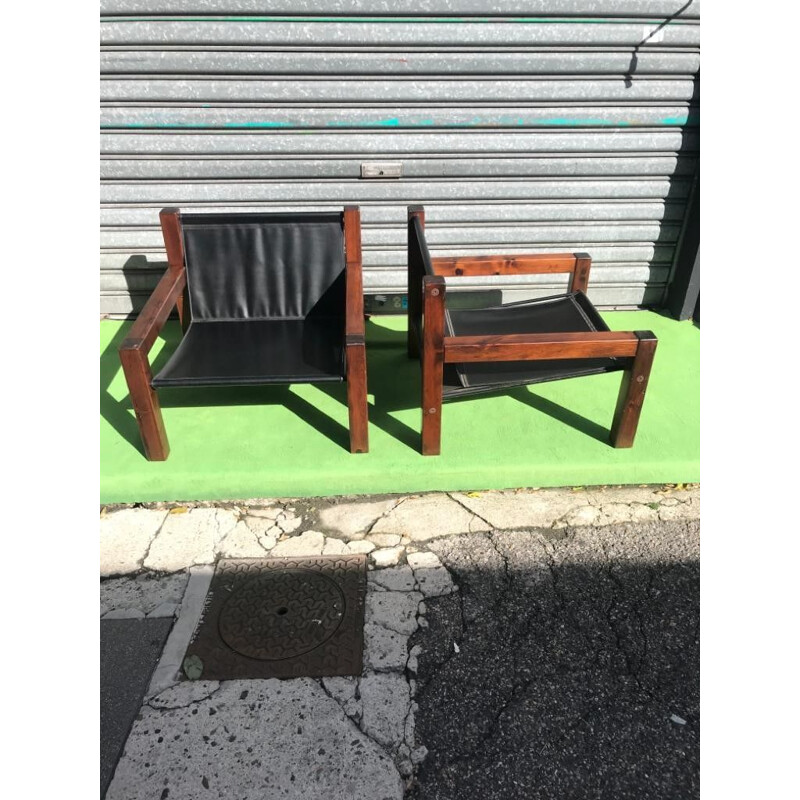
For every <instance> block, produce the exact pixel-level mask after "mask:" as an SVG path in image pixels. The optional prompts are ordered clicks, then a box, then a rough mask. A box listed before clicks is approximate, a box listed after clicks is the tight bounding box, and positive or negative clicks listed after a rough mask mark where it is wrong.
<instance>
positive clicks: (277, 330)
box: [153, 317, 344, 387]
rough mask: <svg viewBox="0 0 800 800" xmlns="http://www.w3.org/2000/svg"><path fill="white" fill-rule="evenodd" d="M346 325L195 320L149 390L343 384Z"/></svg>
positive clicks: (336, 322)
mask: <svg viewBox="0 0 800 800" xmlns="http://www.w3.org/2000/svg"><path fill="white" fill-rule="evenodd" d="M343 325H344V322H343V320H342V319H337V318H336V317H326V318H320V319H316V320H294V319H291V320H282V319H274V320H273V319H268V320H246V321H230V322H193V323H192V324H191V325H190V326H189V330H187V331H186V334H185V336H184V338H183V340H182V341H181V343H180V344H179V345H178V348H177V349H176V350H175V353H174V354H173V355H172V357H171V358H170V360H169V362H168V363H167V365H166V366H165V367H164V369H162V370H161V372H159V373H158V375H156V376H155V378H153V386H154V387H161V386H245V385H258V384H268V383H316V382H317V381H342V380H344V347H343V344H342V339H343V336H342V334H343V331H344V327H343Z"/></svg>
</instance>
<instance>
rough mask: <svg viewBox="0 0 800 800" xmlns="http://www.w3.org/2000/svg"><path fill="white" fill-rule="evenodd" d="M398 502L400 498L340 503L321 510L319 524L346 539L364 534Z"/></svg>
mask: <svg viewBox="0 0 800 800" xmlns="http://www.w3.org/2000/svg"><path fill="white" fill-rule="evenodd" d="M397 503H398V498H396V497H392V498H389V499H388V500H375V501H372V502H370V501H366V502H354V503H339V504H337V505H334V506H330V507H329V508H324V509H323V510H322V511H320V512H319V524H320V527H322V529H323V530H325V531H330V532H331V533H335V534H337V535H338V536H341V537H342V538H344V539H353V538H355V537H361V536H364V535H365V534H366V533H367V532H368V531H369V530H370V529H371V528H372V526H373V525H374V524H375V521H376V520H377V519H379V518H380V517H382V516H383V515H384V514H386V513H387V512H389V511H391V510H392V509H393V508H394V507H395V506H396V505H397Z"/></svg>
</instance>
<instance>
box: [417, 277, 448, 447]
mask: <svg viewBox="0 0 800 800" xmlns="http://www.w3.org/2000/svg"><path fill="white" fill-rule="evenodd" d="M444 292H445V284H444V278H442V277H440V276H438V275H436V276H429V275H426V276H425V277H424V278H423V279H422V295H423V314H424V321H423V328H422V455H424V456H438V455H439V453H440V452H441V439H442V381H443V373H444Z"/></svg>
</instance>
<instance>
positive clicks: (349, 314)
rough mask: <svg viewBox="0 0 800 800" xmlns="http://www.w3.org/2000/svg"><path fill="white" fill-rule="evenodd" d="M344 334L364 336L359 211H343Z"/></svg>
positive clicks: (354, 208)
mask: <svg viewBox="0 0 800 800" xmlns="http://www.w3.org/2000/svg"><path fill="white" fill-rule="evenodd" d="M344 252H345V265H346V266H345V270H346V274H345V286H346V289H345V292H346V298H345V333H346V334H347V335H348V336H352V335H353V334H360V335H361V336H363V335H364V278H363V273H362V264H361V210H360V209H359V207H358V206H345V209H344Z"/></svg>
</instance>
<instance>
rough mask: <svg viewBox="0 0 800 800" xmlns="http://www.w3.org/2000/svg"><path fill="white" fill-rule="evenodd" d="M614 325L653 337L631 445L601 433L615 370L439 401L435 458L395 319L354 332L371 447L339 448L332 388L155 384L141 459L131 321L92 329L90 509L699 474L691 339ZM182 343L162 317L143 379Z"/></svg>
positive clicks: (683, 328)
mask: <svg viewBox="0 0 800 800" xmlns="http://www.w3.org/2000/svg"><path fill="white" fill-rule="evenodd" d="M603 317H604V318H605V320H606V321H607V323H608V325H609V327H610V328H611V329H612V330H652V331H653V332H654V333H655V334H656V336H658V339H659V343H658V350H657V352H656V357H655V363H654V365H653V372H652V375H651V380H650V385H649V389H648V392H647V396H646V398H645V403H644V410H643V412H642V417H641V421H640V423H639V432H638V434H637V437H636V442H635V444H634V446H633V448H631V449H627V450H615V449H614V448H613V447H611V446H610V445H609V444H608V431H609V427H610V425H611V419H612V416H613V412H614V407H615V404H616V397H617V392H618V388H619V383H620V376H621V375H620V373H612V374H608V375H593V376H589V377H582V378H572V379H570V380H563V381H557V382H554V383H547V384H539V385H537V386H531V387H522V388H517V389H512V390H510V391H508V392H506V393H505V394H498V395H489V396H485V397H475V398H469V399H465V400H459V401H456V402H449V403H445V405H444V409H443V415H442V455H441V456H438V457H424V456H422V455H421V454H420V452H419V439H420V437H419V431H420V422H421V412H420V408H419V396H420V369H419V363H418V362H416V361H411V360H409V359H408V358H407V357H406V354H405V318H404V317H377V318H376V317H373V318H372V319H371V320H369V321H368V322H367V353H368V370H369V372H368V383H369V393H370V396H369V402H370V406H369V416H370V426H369V444H370V452H369V453H368V454H363V455H351V454H350V453H349V452H348V449H347V447H348V432H347V405H346V387H345V385H344V384H317V385H308V384H305V385H293V386H286V387H283V386H272V387H246V388H214V389H169V390H164V389H162V390H160V391H159V397H160V398H161V404H162V409H163V413H164V422H165V425H166V429H167V435H168V437H169V442H170V446H171V453H170V456H169V459H168V460H167V461H165V462H158V463H157V462H149V461H147V460H146V459H145V458H144V455H143V450H142V446H141V442H140V439H139V432H138V428H137V425H136V420H135V417H134V414H133V410H132V408H131V404H130V398H129V397H128V392H127V387H126V385H125V379H124V376H123V374H122V369H121V367H120V364H119V358H118V356H117V348H118V346H119V344H120V342H121V341H122V340H123V339H124V337H125V332H126V331H127V329H128V328H129V327H130V323H125V322H117V321H111V320H105V321H103V322H101V324H100V340H101V353H102V354H101V359H100V377H101V387H100V388H101V394H100V411H101V432H100V451H101V453H100V455H101V467H100V470H101V478H100V502H101V503H131V502H150V501H156V500H186V501H188V500H235V499H246V498H251V497H308V496H315V495H340V494H377V493H384V492H422V491H436V490H443V491H455V490H469V489H501V488H518V487H545V486H590V485H608V484H639V483H672V482H695V481H699V479H700V431H699V427H700V331H699V330H698V329H697V328H696V327H695V326H694V325H693V324H692V323H691V322H676V321H675V320H672V319H670V318H669V317H666V316H662V315H660V314H658V313H656V312H652V311H616V312H606V313H604V314H603ZM179 339H180V328H179V326H178V324H177V323H175V322H170V323H168V324H167V325H166V326H165V329H164V332H163V335H162V337H161V338H160V339H159V340H158V341H157V342H156V344H155V346H154V348H153V350H152V351H151V354H150V358H151V363H152V364H153V371H154V372H156V371H157V370H158V369H160V367H161V366H162V365H163V364H164V363H165V361H166V359H167V358H168V357H169V354H170V353H171V352H172V350H173V349H174V348H175V346H176V345H177V342H178V341H179Z"/></svg>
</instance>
